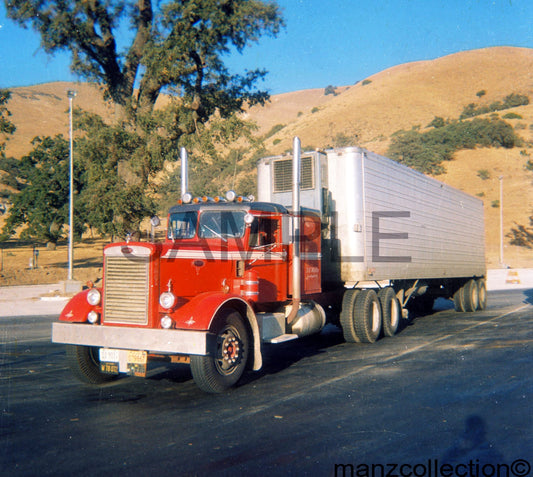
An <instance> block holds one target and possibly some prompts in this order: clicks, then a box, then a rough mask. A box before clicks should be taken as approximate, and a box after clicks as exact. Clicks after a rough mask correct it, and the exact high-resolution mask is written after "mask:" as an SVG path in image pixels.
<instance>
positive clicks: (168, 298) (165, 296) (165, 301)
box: [159, 292, 176, 309]
mask: <svg viewBox="0 0 533 477" xmlns="http://www.w3.org/2000/svg"><path fill="white" fill-rule="evenodd" d="M175 303H176V297H175V296H174V294H173V293H171V292H164V293H161V295H160V296H159V304H160V305H161V306H162V307H163V308H167V309H168V308H172V307H173V306H174V305H175Z"/></svg>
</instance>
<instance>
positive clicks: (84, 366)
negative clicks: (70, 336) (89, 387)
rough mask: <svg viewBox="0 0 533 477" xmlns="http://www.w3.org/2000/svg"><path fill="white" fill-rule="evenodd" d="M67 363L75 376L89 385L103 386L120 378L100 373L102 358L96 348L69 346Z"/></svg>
mask: <svg viewBox="0 0 533 477" xmlns="http://www.w3.org/2000/svg"><path fill="white" fill-rule="evenodd" d="M67 363H68V366H69V368H70V370H71V371H72V373H73V374H74V376H76V377H77V378H78V379H79V380H80V381H82V382H84V383H87V384H103V383H107V382H109V381H114V380H115V379H117V378H118V376H117V375H116V374H106V373H102V372H101V371H100V358H99V356H98V348H96V347H92V346H79V345H67Z"/></svg>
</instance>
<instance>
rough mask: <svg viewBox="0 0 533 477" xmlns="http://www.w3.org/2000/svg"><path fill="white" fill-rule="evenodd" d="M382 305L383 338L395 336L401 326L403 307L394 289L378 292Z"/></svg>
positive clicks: (383, 289)
mask: <svg viewBox="0 0 533 477" xmlns="http://www.w3.org/2000/svg"><path fill="white" fill-rule="evenodd" d="M378 298H379V303H380V304H381V326H382V328H383V336H394V335H395V334H396V332H397V331H398V325H399V324H400V316H401V306H400V302H399V301H398V298H396V293H394V289H393V288H392V287H386V288H382V289H381V290H379V292H378Z"/></svg>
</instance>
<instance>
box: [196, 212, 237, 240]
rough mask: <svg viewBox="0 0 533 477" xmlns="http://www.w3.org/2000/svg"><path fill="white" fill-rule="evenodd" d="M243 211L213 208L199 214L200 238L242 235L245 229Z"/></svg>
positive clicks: (224, 238)
mask: <svg viewBox="0 0 533 477" xmlns="http://www.w3.org/2000/svg"><path fill="white" fill-rule="evenodd" d="M244 216H245V212H244V211H226V210H213V211H206V212H203V213H202V214H201V215H200V229H199V230H200V231H199V235H200V237H201V238H221V239H222V240H226V239H227V238H228V237H229V238H238V237H243V236H244V232H245V230H246V226H245V223H244Z"/></svg>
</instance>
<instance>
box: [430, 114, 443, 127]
mask: <svg viewBox="0 0 533 477" xmlns="http://www.w3.org/2000/svg"><path fill="white" fill-rule="evenodd" d="M445 125H446V121H444V118H441V117H440V116H435V117H434V118H433V121H431V122H430V123H429V124H428V125H427V127H428V128H435V129H437V128H442V127H444V126H445Z"/></svg>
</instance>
